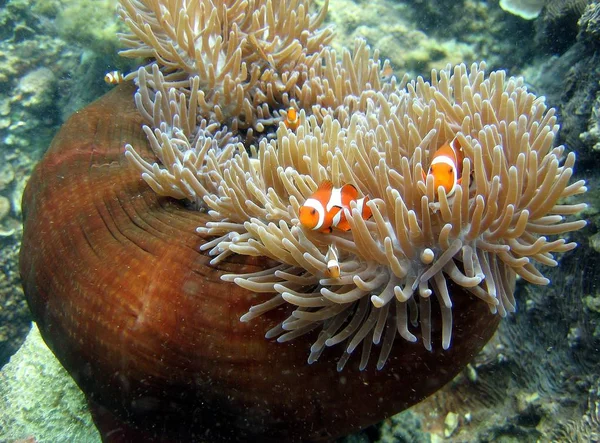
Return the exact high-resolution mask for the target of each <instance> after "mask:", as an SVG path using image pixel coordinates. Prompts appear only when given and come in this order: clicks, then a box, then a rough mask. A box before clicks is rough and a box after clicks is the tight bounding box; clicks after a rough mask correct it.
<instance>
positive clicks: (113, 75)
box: [104, 71, 125, 85]
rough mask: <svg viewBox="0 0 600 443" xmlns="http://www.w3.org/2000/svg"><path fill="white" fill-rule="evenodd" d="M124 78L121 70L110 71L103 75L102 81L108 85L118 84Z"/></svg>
mask: <svg viewBox="0 0 600 443" xmlns="http://www.w3.org/2000/svg"><path fill="white" fill-rule="evenodd" d="M124 80H125V77H124V76H123V73H122V72H121V71H110V72H107V73H106V75H105V76H104V81H105V82H106V83H107V84H109V85H118V84H119V83H121V82H123V81H124Z"/></svg>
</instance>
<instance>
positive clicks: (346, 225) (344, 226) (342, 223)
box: [335, 218, 350, 232]
mask: <svg viewBox="0 0 600 443" xmlns="http://www.w3.org/2000/svg"><path fill="white" fill-rule="evenodd" d="M335 227H336V228H338V229H339V230H340V231H344V232H347V231H349V230H350V223H348V219H346V218H344V219H343V220H340V222H339V223H338V224H337V225H336V226H335Z"/></svg>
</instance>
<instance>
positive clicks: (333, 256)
mask: <svg viewBox="0 0 600 443" xmlns="http://www.w3.org/2000/svg"><path fill="white" fill-rule="evenodd" d="M325 260H327V270H326V274H327V275H329V277H331V278H340V272H341V271H340V262H339V261H338V251H337V248H336V247H335V246H334V245H329V246H328V247H327V254H325Z"/></svg>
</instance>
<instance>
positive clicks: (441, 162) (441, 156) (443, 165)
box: [423, 137, 464, 197]
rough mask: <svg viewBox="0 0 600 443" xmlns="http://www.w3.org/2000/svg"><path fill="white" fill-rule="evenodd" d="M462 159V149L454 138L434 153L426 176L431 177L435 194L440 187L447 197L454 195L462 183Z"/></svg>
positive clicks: (424, 177) (424, 178) (425, 178)
mask: <svg viewBox="0 0 600 443" xmlns="http://www.w3.org/2000/svg"><path fill="white" fill-rule="evenodd" d="M463 158H464V155H463V151H462V147H461V146H460V144H459V143H458V140H457V139H456V137H454V139H452V141H451V142H446V143H444V144H443V145H442V146H440V148H439V149H438V150H437V151H435V153H434V154H433V158H432V159H431V164H430V165H429V171H428V172H427V175H431V176H433V187H434V189H435V191H436V193H437V190H438V188H439V187H440V186H441V187H443V188H444V189H445V191H446V195H447V196H448V197H450V196H451V195H452V194H454V191H455V190H456V187H457V186H458V185H460V183H461V181H462V163H463ZM423 180H425V181H427V176H426V175H425V171H423Z"/></svg>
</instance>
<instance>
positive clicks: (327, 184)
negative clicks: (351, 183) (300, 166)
mask: <svg viewBox="0 0 600 443" xmlns="http://www.w3.org/2000/svg"><path fill="white" fill-rule="evenodd" d="M332 189H333V183H332V182H331V180H323V181H322V182H321V184H320V185H319V187H318V188H317V190H316V192H315V194H316V193H317V192H319V191H331V190H332Z"/></svg>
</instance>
